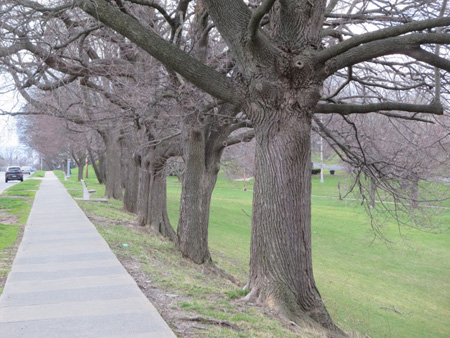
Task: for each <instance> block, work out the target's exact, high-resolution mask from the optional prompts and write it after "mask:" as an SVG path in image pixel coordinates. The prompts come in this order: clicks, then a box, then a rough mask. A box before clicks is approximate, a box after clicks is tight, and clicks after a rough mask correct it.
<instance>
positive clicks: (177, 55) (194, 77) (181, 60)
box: [76, 0, 242, 105]
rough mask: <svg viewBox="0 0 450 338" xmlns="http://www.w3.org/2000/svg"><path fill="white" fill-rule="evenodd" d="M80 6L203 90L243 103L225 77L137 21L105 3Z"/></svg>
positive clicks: (95, 1) (94, 1)
mask: <svg viewBox="0 0 450 338" xmlns="http://www.w3.org/2000/svg"><path fill="white" fill-rule="evenodd" d="M76 4H77V5H78V6H79V7H80V8H81V9H82V10H83V11H85V12H86V13H88V14H89V15H91V16H92V17H94V18H96V19H98V20H100V21H101V22H102V23H104V24H105V25H106V26H108V27H110V28H112V29H114V30H115V31H117V32H118V33H120V34H122V35H123V36H125V37H127V38H128V39H130V40H131V41H133V42H134V43H136V44H137V45H138V46H139V47H141V48H142V49H144V50H145V51H146V52H147V53H149V54H150V55H152V56H153V57H155V58H156V59H158V60H159V61H160V62H162V63H163V64H164V65H165V66H167V67H168V68H170V69H172V70H174V71H175V72H177V73H179V74H180V75H182V76H183V77H185V78H186V79H188V80H189V81H190V82H192V83H193V84H194V85H196V86H197V87H199V88H200V89H202V90H204V91H205V92H207V93H209V94H211V95H212V96H214V97H217V98H220V99H222V100H224V101H227V102H231V103H233V104H236V105H240V104H241V102H242V98H241V97H240V96H239V95H238V94H237V92H236V90H235V89H234V87H233V85H232V83H231V81H230V80H228V79H227V78H226V77H225V76H223V75H222V74H220V73H218V72H216V71H215V70H213V69H211V68H209V67H207V66H205V65H204V64H202V63H201V62H199V61H198V60H196V59H195V58H193V57H191V56H189V55H188V54H186V53H185V52H183V51H181V50H180V49H179V48H177V47H176V46H174V45H173V44H171V43H170V42H168V41H166V40H164V39H162V38H161V37H160V36H158V35H157V34H156V33H154V32H153V31H151V30H149V29H147V28H145V27H144V26H142V25H141V24H140V23H139V22H138V21H136V20H135V19H134V18H132V17H130V16H128V15H126V14H124V13H122V12H121V11H120V10H118V9H116V8H114V7H113V6H111V5H109V4H108V3H107V2H106V1H105V0H90V1H85V0H76Z"/></svg>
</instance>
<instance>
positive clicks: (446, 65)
mask: <svg viewBox="0 0 450 338" xmlns="http://www.w3.org/2000/svg"><path fill="white" fill-rule="evenodd" d="M403 54H405V55H408V56H410V57H412V58H413V59H416V60H417V61H422V62H425V63H428V64H429V65H432V66H435V67H437V68H440V69H443V70H446V71H447V72H449V73H450V60H448V59H444V58H441V57H439V56H438V55H437V54H433V53H430V52H427V51H426V50H423V49H421V48H415V49H411V50H406V51H405V52H404V53H403Z"/></svg>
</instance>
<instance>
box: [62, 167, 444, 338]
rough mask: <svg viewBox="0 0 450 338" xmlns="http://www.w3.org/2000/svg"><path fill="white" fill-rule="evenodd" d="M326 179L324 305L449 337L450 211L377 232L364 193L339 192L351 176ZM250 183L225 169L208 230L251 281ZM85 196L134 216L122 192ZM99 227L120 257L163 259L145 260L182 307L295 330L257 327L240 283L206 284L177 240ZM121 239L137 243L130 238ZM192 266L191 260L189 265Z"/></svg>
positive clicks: (100, 208) (101, 209) (225, 260)
mask: <svg viewBox="0 0 450 338" xmlns="http://www.w3.org/2000/svg"><path fill="white" fill-rule="evenodd" d="M73 175H74V174H73ZM92 177H93V176H92V175H91V178H90V179H89V180H88V186H89V188H90V189H96V190H97V193H96V194H98V197H102V194H103V192H104V189H103V188H102V187H101V186H99V185H96V182H95V179H93V178H92ZM319 180H320V177H319V176H314V177H313V191H312V194H313V197H312V237H313V238H312V240H313V261H314V273H315V278H316V282H317V285H318V288H319V290H320V292H321V295H322V297H323V299H324V301H325V303H326V306H327V308H328V310H329V312H330V314H331V315H332V317H333V318H334V320H335V321H336V322H337V323H338V325H339V326H340V327H342V328H343V329H345V330H346V331H347V332H349V333H354V334H355V336H361V337H363V336H364V335H368V336H370V337H430V338H431V337H433V338H434V337H449V336H450V326H449V325H448V318H450V289H449V288H448V282H449V281H450V263H449V262H450V250H449V249H450V234H449V232H448V230H447V229H448V225H449V224H450V211H449V210H440V211H441V213H440V214H439V215H438V216H437V218H436V221H439V222H440V223H442V224H444V225H447V228H445V227H444V228H443V229H442V231H441V232H440V233H427V232H423V231H418V230H415V229H411V228H407V227H402V228H399V227H398V226H397V225H396V224H395V223H394V222H391V223H388V224H385V225H384V226H383V228H382V229H381V231H382V232H383V235H384V236H385V237H386V239H387V240H388V241H383V240H381V239H376V238H374V235H373V232H372V231H371V227H370V221H369V218H368V216H367V214H366V213H365V210H364V208H363V207H362V206H361V205H360V202H359V201H354V200H350V199H347V200H342V201H341V200H339V199H338V198H337V197H338V196H339V192H338V188H337V186H338V183H339V182H340V183H341V187H342V189H343V188H344V187H346V186H348V184H349V183H348V180H347V179H346V178H345V177H344V176H340V175H333V176H331V175H326V176H325V183H323V184H321V183H320V182H319ZM65 184H66V187H69V189H73V190H70V193H71V194H72V195H73V196H76V197H81V196H82V191H81V185H80V183H79V182H75V179H74V176H72V179H70V180H69V181H67V182H65ZM102 189H103V190H102ZM247 189H248V190H247V191H243V182H242V181H240V182H239V181H229V180H227V179H225V178H224V176H221V177H219V180H218V183H217V188H216V189H215V191H214V194H213V200H212V205H211V218H210V230H209V243H210V249H211V253H212V256H213V260H214V261H215V262H216V263H217V264H218V266H219V267H221V268H223V269H225V270H226V271H227V272H229V273H231V274H233V275H234V276H236V277H237V278H238V279H239V280H240V281H241V282H244V283H245V281H246V278H247V273H248V262H249V248H250V232H251V219H250V215H251V202H252V192H251V190H252V189H253V183H252V181H250V182H247ZM167 190H168V191H167V196H168V210H169V216H170V219H171V222H172V224H173V225H174V226H175V227H176V223H177V220H178V209H179V196H180V192H181V184H180V183H178V182H176V178H169V179H168V189H167ZM318 196H331V197H334V198H324V197H318ZM354 197H355V196H353V195H352V196H349V198H354ZM79 203H80V205H81V206H82V207H83V208H84V209H85V210H86V211H87V212H88V213H96V214H98V215H100V216H101V217H108V215H109V216H110V219H111V220H118V219H121V218H122V219H123V223H124V224H127V222H129V221H131V219H132V218H133V217H132V215H131V216H130V214H127V213H124V212H121V211H120V203H119V202H116V201H114V202H113V203H111V204H110V205H103V204H101V203H100V204H95V205H93V204H89V203H88V202H83V201H80V202H79ZM114 210H116V211H114ZM99 231H100V232H101V233H102V234H103V235H104V236H105V238H106V239H107V241H108V243H109V244H110V246H111V247H112V248H113V249H114V251H115V252H116V254H117V255H118V256H119V257H127V255H128V257H135V258H136V257H138V260H139V261H140V262H147V263H145V264H150V263H148V262H150V261H155V260H157V261H158V262H159V263H153V265H152V264H150V265H148V266H147V265H145V267H144V268H143V269H144V270H145V271H147V272H148V273H152V274H153V275H154V276H153V277H152V278H153V280H154V281H155V282H158V283H161V284H160V285H163V287H164V288H167V292H175V293H184V294H185V295H186V296H187V297H192V299H188V300H184V301H181V302H179V303H178V305H177V306H178V307H182V308H183V309H185V310H189V311H192V312H193V313H196V314H197V315H202V316H212V317H214V318H225V319H226V320H231V321H234V320H236V322H237V323H239V325H241V326H242V327H247V326H248V329H247V331H245V332H246V333H245V334H240V335H236V336H242V337H245V336H246V335H247V336H255V337H260V336H267V337H270V336H271V335H272V336H278V337H284V336H287V335H288V333H286V332H288V331H283V329H282V328H279V327H278V326H276V325H275V324H273V323H272V322H264V324H261V325H260V329H261V330H259V329H258V330H256V329H255V325H256V324H254V323H255V322H256V323H258V322H259V321H261V320H262V319H261V318H260V317H258V316H257V315H255V314H253V313H252V314H249V313H246V314H242V313H240V314H239V313H238V310H237V308H239V306H240V305H236V304H234V303H232V302H233V298H235V297H237V296H239V295H238V294H239V289H237V288H235V287H234V288H230V287H229V286H227V287H225V286H222V285H220V287H219V284H220V283H219V284H218V285H210V284H208V279H206V281H205V278H202V277H201V273H200V274H199V271H198V270H195V266H192V265H190V264H187V263H186V262H187V261H185V260H182V259H181V257H179V254H177V251H176V250H175V249H173V245H172V244H171V243H167V242H164V241H162V242H161V241H160V240H157V239H155V238H152V237H147V236H142V233H137V234H136V233H135V232H133V231H131V230H130V227H129V226H128V227H127V226H125V225H123V226H122V225H113V226H104V227H99ZM122 243H131V245H130V246H129V247H127V248H124V247H122ZM158 266H160V267H159V268H158ZM158 269H159V270H158ZM186 269H191V270H189V272H186V271H188V270H186ZM197 274H199V275H197ZM219 289H220V290H221V291H219ZM212 294H215V295H216V296H217V294H220V295H219V300H218V301H217V300H216V302H215V303H214V304H213V303H212V302H211V301H208V300H207V299H206V298H207V297H206V295H208V296H210V295H212ZM222 297H223V299H222ZM230 302H231V303H230ZM222 303H223V304H222ZM226 303H230V304H231V305H229V306H231V307H232V309H228V308H227V306H225V304H226ZM218 309H220V310H218ZM228 313H231V314H230V315H228ZM233 314H234V316H235V317H236V318H237V319H236V318H235V317H233ZM240 316H244V317H245V320H244V319H242V318H241V317H240ZM274 325H275V326H274ZM256 326H257V325H256ZM263 326H264V328H262V327H263ZM275 327H276V328H275ZM266 329H267V330H268V331H265V330H266ZM255 330H256V331H255ZM262 332H266V333H265V334H264V333H262ZM202 336H204V337H208V336H215V337H219V336H223V337H228V336H234V335H231V333H230V332H229V331H225V332H222V333H220V332H219V331H217V332H216V331H214V330H213V331H205V333H204V334H203V335H202Z"/></svg>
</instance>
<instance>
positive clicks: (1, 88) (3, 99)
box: [0, 77, 22, 152]
mask: <svg viewBox="0 0 450 338" xmlns="http://www.w3.org/2000/svg"><path fill="white" fill-rule="evenodd" d="M0 84H1V85H0V109H1V110H2V111H18V110H19V109H20V108H21V105H22V101H21V99H20V95H19V94H18V93H17V92H16V91H14V90H12V89H13V88H11V87H10V86H8V85H7V82H6V81H5V79H4V78H2V77H0ZM18 143H19V140H18V137H17V133H16V125H15V120H14V117H11V116H0V152H1V151H2V149H3V148H5V147H16V146H18Z"/></svg>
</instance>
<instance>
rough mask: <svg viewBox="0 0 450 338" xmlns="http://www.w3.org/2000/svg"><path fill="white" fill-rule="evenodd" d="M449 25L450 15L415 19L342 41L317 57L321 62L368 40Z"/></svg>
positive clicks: (382, 38)
mask: <svg viewBox="0 0 450 338" xmlns="http://www.w3.org/2000/svg"><path fill="white" fill-rule="evenodd" d="M448 25H450V17H444V18H438V19H429V20H423V21H415V22H410V23H406V24H404V25H399V26H395V27H389V28H385V29H381V30H378V31H375V32H370V33H366V34H362V35H358V36H355V37H353V38H350V39H348V40H345V41H343V42H341V43H338V44H337V45H334V46H331V47H330V48H327V49H325V50H323V51H321V52H319V53H318V54H317V57H318V60H319V63H324V62H326V61H327V60H329V59H331V58H333V57H335V56H337V55H341V54H343V53H345V52H346V51H348V50H350V49H351V48H354V47H357V46H360V45H362V44H365V43H368V42H372V41H377V40H384V39H387V38H391V37H396V36H399V35H402V34H406V33H410V32H413V31H421V30H424V29H427V28H434V27H441V26H448Z"/></svg>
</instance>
